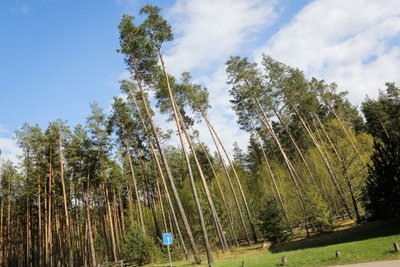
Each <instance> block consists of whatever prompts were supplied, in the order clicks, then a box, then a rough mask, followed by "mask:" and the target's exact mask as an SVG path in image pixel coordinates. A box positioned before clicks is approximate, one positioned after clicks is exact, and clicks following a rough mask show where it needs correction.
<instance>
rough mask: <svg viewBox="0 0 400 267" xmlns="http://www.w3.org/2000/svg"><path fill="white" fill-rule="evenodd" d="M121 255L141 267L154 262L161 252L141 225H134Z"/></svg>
mask: <svg viewBox="0 0 400 267" xmlns="http://www.w3.org/2000/svg"><path fill="white" fill-rule="evenodd" d="M121 254H122V256H123V257H124V259H125V260H127V261H129V262H132V263H134V264H137V265H140V266H141V265H144V264H147V263H151V262H154V261H155V260H156V259H157V258H158V256H159V254H160V251H159V249H158V248H157V247H156V246H155V244H154V243H153V241H152V240H151V239H150V238H149V237H148V236H147V235H146V234H145V233H143V231H142V229H141V228H140V227H139V225H138V224H136V223H132V224H131V226H130V227H129V229H128V232H127V235H126V238H125V240H124V243H123V244H122V249H121Z"/></svg>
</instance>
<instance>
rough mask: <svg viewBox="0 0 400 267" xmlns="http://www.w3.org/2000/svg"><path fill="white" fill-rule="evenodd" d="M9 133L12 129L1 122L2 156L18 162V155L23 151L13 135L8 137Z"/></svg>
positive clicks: (0, 149) (0, 155) (0, 144)
mask: <svg viewBox="0 0 400 267" xmlns="http://www.w3.org/2000/svg"><path fill="white" fill-rule="evenodd" d="M9 133H10V131H9V130H8V129H6V128H5V127H4V126H2V125H1V124H0V151H1V154H0V158H3V159H6V160H11V161H12V162H14V163H18V162H19V160H18V155H20V152H21V151H20V148H19V147H18V144H17V143H16V141H15V140H14V139H13V138H11V137H7V135H8V134H9Z"/></svg>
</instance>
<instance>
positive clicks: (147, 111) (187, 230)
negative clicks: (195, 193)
mask: <svg viewBox="0 0 400 267" xmlns="http://www.w3.org/2000/svg"><path fill="white" fill-rule="evenodd" d="M133 67H134V74H135V77H136V81H137V84H138V87H139V90H140V95H141V97H142V101H143V105H144V108H145V112H146V116H147V119H148V122H149V124H150V127H151V131H152V132H153V135H154V139H155V140H156V144H157V148H158V151H159V153H160V156H161V160H162V163H163V165H164V168H165V171H166V173H167V177H168V180H169V182H170V185H171V189H172V192H173V194H174V198H175V201H176V203H177V206H178V210H179V213H180V215H181V218H182V221H183V224H184V226H185V230H186V234H187V235H188V238H189V242H190V246H191V248H192V251H193V256H194V258H195V262H196V264H200V263H201V259H200V256H199V252H198V250H197V246H196V244H195V242H194V238H193V234H192V230H191V229H190V226H189V222H188V220H187V216H186V213H185V210H184V209H183V206H182V203H181V200H180V197H179V194H178V190H177V189H176V186H175V181H174V178H173V176H172V173H171V170H170V168H169V165H168V161H167V158H166V157H165V154H164V151H163V149H162V146H161V142H160V139H159V137H158V134H157V131H156V128H155V126H154V123H153V119H152V117H151V114H150V110H149V108H148V106H147V99H146V95H145V93H144V90H143V87H142V83H141V79H140V76H139V72H138V70H137V68H136V63H135V62H133ZM132 99H134V97H133V98H132ZM146 129H147V128H146ZM165 190H166V191H167V192H168V189H167V187H166V185H165ZM171 210H173V206H172V203H171Z"/></svg>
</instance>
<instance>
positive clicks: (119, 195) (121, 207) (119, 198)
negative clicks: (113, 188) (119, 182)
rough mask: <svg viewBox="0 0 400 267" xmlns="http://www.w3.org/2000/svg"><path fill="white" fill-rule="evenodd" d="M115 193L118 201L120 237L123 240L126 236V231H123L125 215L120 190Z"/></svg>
mask: <svg viewBox="0 0 400 267" xmlns="http://www.w3.org/2000/svg"><path fill="white" fill-rule="evenodd" d="M117 192H118V201H119V214H120V215H119V216H120V218H121V219H120V220H121V236H122V239H123V238H125V236H126V229H125V214H124V205H123V202H122V198H121V192H120V190H118V188H117Z"/></svg>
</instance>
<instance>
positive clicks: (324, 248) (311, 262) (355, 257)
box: [152, 220, 400, 267]
mask: <svg viewBox="0 0 400 267" xmlns="http://www.w3.org/2000/svg"><path fill="white" fill-rule="evenodd" d="M394 241H400V220H392V221H386V222H373V223H369V224H365V225H360V226H357V227H353V228H350V229H346V230H342V231H337V232H334V233H330V234H324V235H319V236H314V237H312V238H308V239H303V240H298V241H294V242H289V243H286V244H283V245H280V246H276V247H274V248H271V249H270V250H262V251H260V250H259V249H258V248H259V247H260V245H259V244H258V245H252V246H249V247H242V248H238V249H232V250H231V251H230V252H228V253H225V254H219V253H214V261H215V264H214V266H216V267H228V266H229V267H230V266H234V267H235V266H237V267H239V266H242V262H245V266H246V267H258V266H259V267H265V266H282V265H281V257H282V256H283V255H285V256H286V257H287V259H288V264H287V266H307V267H313V266H329V265H339V264H347V263H358V262H369V261H377V260H391V259H400V253H395V252H394V249H393V242H394ZM337 249H338V250H340V252H341V257H340V258H339V259H337V258H336V257H335V251H336V250H337ZM203 262H204V263H207V260H206V259H205V258H204V260H203ZM173 265H174V266H191V265H193V261H182V262H174V264H173ZM152 266H166V264H165V263H164V264H160V265H152ZM168 266H169V265H168ZM200 266H206V265H205V264H204V265H200Z"/></svg>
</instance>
